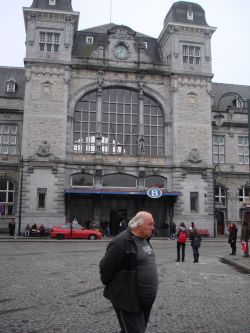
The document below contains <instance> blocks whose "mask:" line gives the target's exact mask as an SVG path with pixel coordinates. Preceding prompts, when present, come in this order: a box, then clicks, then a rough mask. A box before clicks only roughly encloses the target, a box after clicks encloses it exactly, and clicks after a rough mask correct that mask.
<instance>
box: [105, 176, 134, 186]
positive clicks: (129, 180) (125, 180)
mask: <svg viewBox="0 0 250 333" xmlns="http://www.w3.org/2000/svg"><path fill="white" fill-rule="evenodd" d="M103 186H106V187H137V178H136V177H134V176H131V175H125V174H123V173H114V174H111V175H106V176H103Z"/></svg>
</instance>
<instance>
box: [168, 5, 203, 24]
mask: <svg viewBox="0 0 250 333" xmlns="http://www.w3.org/2000/svg"><path fill="white" fill-rule="evenodd" d="M187 11H191V12H193V20H188V18H187ZM168 23H185V24H191V25H204V26H207V27H208V24H207V22H206V17H205V11H204V9H203V8H202V7H201V6H200V5H198V4H196V3H193V2H186V1H178V2H175V3H174V4H173V5H172V7H171V8H170V10H169V12H168V13H167V15H166V17H165V20H164V26H165V25H167V24H168Z"/></svg>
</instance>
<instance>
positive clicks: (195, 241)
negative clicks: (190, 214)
mask: <svg viewBox="0 0 250 333" xmlns="http://www.w3.org/2000/svg"><path fill="white" fill-rule="evenodd" d="M189 239H190V241H191V246H192V250H193V257H194V261H193V262H194V263H196V262H198V261H199V256H200V255H199V247H200V246H201V236H200V235H199V233H198V230H197V228H193V229H192V232H191V233H190V237H189Z"/></svg>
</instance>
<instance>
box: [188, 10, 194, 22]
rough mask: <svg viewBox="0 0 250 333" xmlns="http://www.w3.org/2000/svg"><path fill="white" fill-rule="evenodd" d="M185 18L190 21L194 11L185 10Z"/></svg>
mask: <svg viewBox="0 0 250 333" xmlns="http://www.w3.org/2000/svg"><path fill="white" fill-rule="evenodd" d="M187 19H188V20H190V21H193V19H194V13H193V12H192V11H191V10H188V11H187Z"/></svg>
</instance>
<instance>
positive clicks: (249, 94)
mask: <svg viewBox="0 0 250 333" xmlns="http://www.w3.org/2000/svg"><path fill="white" fill-rule="evenodd" d="M212 89H213V95H214V105H213V107H212V109H213V110H217V108H218V103H219V100H220V98H221V97H222V96H223V95H224V94H227V93H235V94H239V95H240V97H242V99H243V100H244V101H245V100H247V99H250V86H245V85H236V84H227V83H216V82H213V83H212ZM234 98H235V97H234V96H228V97H227V96H226V97H223V98H222V99H221V101H220V106H221V108H220V109H221V110H223V111H225V110H226V108H227V107H228V106H229V105H231V104H232V101H233V99H234Z"/></svg>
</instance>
